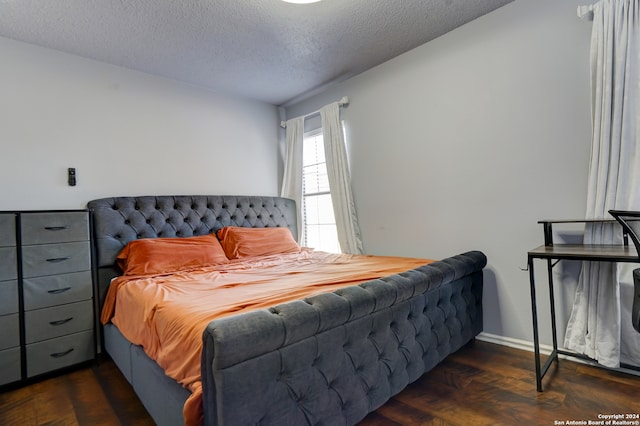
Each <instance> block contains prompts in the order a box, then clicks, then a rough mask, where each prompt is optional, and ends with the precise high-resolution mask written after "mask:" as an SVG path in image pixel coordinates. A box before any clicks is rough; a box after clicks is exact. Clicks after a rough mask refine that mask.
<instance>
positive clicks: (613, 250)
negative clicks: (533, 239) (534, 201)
mask: <svg viewBox="0 0 640 426" xmlns="http://www.w3.org/2000/svg"><path fill="white" fill-rule="evenodd" d="M528 255H529V257H530V258H538V259H572V260H595V261H607V262H638V263H640V258H639V257H638V253H637V252H636V249H635V247H632V246H625V245H595V244H594V245H589V244H554V245H552V246H545V245H542V246H540V247H536V248H534V249H533V250H529V252H528Z"/></svg>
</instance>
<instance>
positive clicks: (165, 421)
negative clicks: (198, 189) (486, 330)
mask: <svg viewBox="0 0 640 426" xmlns="http://www.w3.org/2000/svg"><path fill="white" fill-rule="evenodd" d="M88 208H89V209H90V211H91V217H92V231H93V248H94V263H95V268H94V269H95V275H96V277H95V278H96V283H97V293H98V296H99V297H98V298H97V300H98V303H99V304H100V306H102V303H104V302H105V299H106V295H107V293H108V289H109V286H110V284H111V282H112V280H113V279H114V278H115V277H117V276H118V275H119V274H121V273H122V272H121V270H120V269H119V267H118V265H117V263H116V257H117V255H118V254H119V253H120V252H121V251H122V249H123V247H125V245H126V244H127V243H128V242H130V241H135V240H138V239H147V238H187V237H194V236H204V235H208V234H211V233H216V232H218V231H219V230H220V229H222V228H225V227H243V228H287V229H288V230H289V231H290V233H291V235H292V236H293V237H294V238H295V237H296V236H297V233H298V229H297V224H296V217H297V215H296V207H295V203H294V202H293V201H292V200H288V199H285V198H279V197H258V196H201V195H197V196H142V197H115V198H103V199H98V200H93V201H90V202H89V203H88ZM485 266H486V257H485V256H484V254H483V253H482V252H479V251H470V252H467V253H464V254H460V255H455V256H452V257H449V258H446V259H441V260H439V261H435V262H432V263H429V264H426V265H422V266H417V267H415V268H412V269H409V270H406V271H403V272H399V273H394V274H391V275H389V276H383V277H380V278H376V279H371V280H366V281H364V282H361V283H359V284H357V285H350V286H348V287H344V288H341V289H339V290H335V291H332V292H323V293H321V294H316V295H313V296H310V297H306V298H303V299H301V300H293V301H289V302H286V303H281V304H277V305H276V306H272V307H269V308H260V309H256V310H253V311H250V312H247V313H241V314H237V315H228V316H223V317H222V318H218V319H214V320H212V321H210V322H208V323H207V324H206V326H205V327H203V330H202V333H201V340H200V343H201V345H202V346H201V357H200V360H199V361H200V371H199V373H200V380H201V387H202V390H201V392H202V396H201V403H202V411H203V417H202V422H203V424H205V425H235V424H238V425H244V424H256V425H257V424H279V425H301V424H318V425H322V424H326V425H352V424H356V423H358V422H359V421H360V420H362V419H363V418H364V417H365V416H366V415H367V414H368V413H370V412H372V411H374V410H376V409H377V408H378V407H380V406H381V405H383V404H384V403H385V402H386V401H387V400H388V399H389V398H391V397H392V396H393V395H395V394H397V393H399V392H400V391H401V390H402V389H403V388H404V387H406V386H407V385H408V384H409V383H411V382H413V381H415V380H417V379H418V378H419V377H420V376H421V375H422V374H424V373H425V372H427V371H429V370H430V369H432V368H433V367H434V366H436V365H437V364H438V363H439V362H441V361H442V360H443V359H444V358H445V357H446V356H448V355H449V354H451V353H453V352H455V351H457V350H458V349H460V348H461V347H462V346H464V345H465V344H467V343H468V342H470V341H472V340H473V339H474V338H475V336H477V335H478V334H479V333H480V332H481V331H482V321H483V314H482V285H483V268H484V267H485ZM116 281H117V280H116ZM114 282H115V281H114ZM100 342H101V343H100V348H99V350H100V351H105V352H107V353H108V354H109V356H110V357H111V358H112V359H113V361H114V362H115V364H116V365H117V366H118V368H119V369H120V370H121V371H122V373H123V375H124V376H125V377H126V379H127V380H128V381H129V383H130V384H131V385H132V387H133V389H134V390H135V392H136V394H137V395H138V396H139V398H140V400H141V401H142V403H143V404H144V406H145V408H146V409H147V411H148V412H149V414H150V415H151V416H152V417H153V419H154V420H155V422H156V423H157V424H159V425H178V424H183V423H184V422H185V417H184V416H183V409H184V408H185V403H186V402H187V401H188V400H189V398H190V396H191V392H190V391H189V390H187V389H185V388H184V387H182V386H181V385H180V384H179V383H178V382H177V381H176V380H174V379H172V378H171V377H169V376H167V375H166V374H165V372H164V371H163V369H162V368H160V367H159V365H158V364H157V363H156V362H155V361H154V360H153V359H151V358H150V357H149V356H147V354H146V353H145V350H144V349H143V348H142V347H141V346H139V345H136V344H133V343H131V342H130V341H128V340H127V339H126V338H125V337H124V335H123V334H122V333H121V332H120V330H119V329H118V327H117V326H115V325H114V324H112V323H106V324H105V325H104V326H103V327H102V330H101V339H100Z"/></svg>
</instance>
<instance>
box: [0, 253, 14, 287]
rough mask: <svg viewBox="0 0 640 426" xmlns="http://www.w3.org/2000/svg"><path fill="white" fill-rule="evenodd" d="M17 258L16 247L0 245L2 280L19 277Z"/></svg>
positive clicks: (0, 276) (0, 274)
mask: <svg viewBox="0 0 640 426" xmlns="http://www.w3.org/2000/svg"><path fill="white" fill-rule="evenodd" d="M17 258H18V256H17V255H16V248H15V247H0V281H6V280H15V279H16V278H18V267H17V266H16V264H17V263H16V262H17Z"/></svg>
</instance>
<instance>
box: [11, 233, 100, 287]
mask: <svg viewBox="0 0 640 426" xmlns="http://www.w3.org/2000/svg"><path fill="white" fill-rule="evenodd" d="M90 269H91V256H90V253H89V242H88V241H82V242H77V243H63V244H45V245H38V246H25V247H22V272H23V275H24V277H25V278H32V277H39V276H42V275H55V274H64V273H68V272H79V271H87V270H90Z"/></svg>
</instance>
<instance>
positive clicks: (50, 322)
mask: <svg viewBox="0 0 640 426" xmlns="http://www.w3.org/2000/svg"><path fill="white" fill-rule="evenodd" d="M72 319H73V317H69V318H66V319H63V320H58V321H49V324H51V325H62V324H66V323H68V322H69V321H71V320H72Z"/></svg>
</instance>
